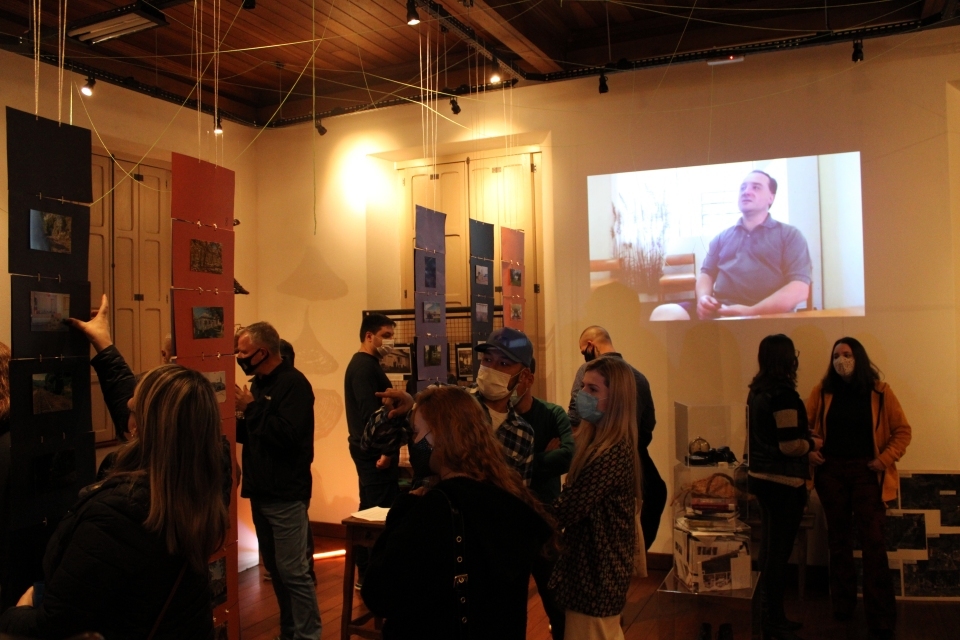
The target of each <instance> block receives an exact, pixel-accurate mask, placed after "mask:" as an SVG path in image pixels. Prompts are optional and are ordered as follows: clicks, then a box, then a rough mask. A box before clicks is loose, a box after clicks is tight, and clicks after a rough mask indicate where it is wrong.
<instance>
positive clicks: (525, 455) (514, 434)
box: [468, 385, 533, 487]
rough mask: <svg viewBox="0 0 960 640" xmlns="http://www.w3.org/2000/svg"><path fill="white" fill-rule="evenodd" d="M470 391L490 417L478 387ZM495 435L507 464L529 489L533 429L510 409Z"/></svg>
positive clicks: (531, 473) (473, 387)
mask: <svg viewBox="0 0 960 640" xmlns="http://www.w3.org/2000/svg"><path fill="white" fill-rule="evenodd" d="M468 391H470V393H471V394H473V396H474V397H475V398H476V399H477V400H479V401H480V406H482V407H483V410H484V411H486V413H487V416H489V415H490V409H488V408H487V404H486V401H485V400H484V397H483V395H481V394H480V391H479V390H478V389H477V387H476V385H474V386H472V387H470V388H469V389H468ZM494 435H495V436H497V440H499V441H500V445H501V446H502V447H503V453H504V454H505V455H506V457H507V462H508V463H509V464H510V466H512V467H513V468H514V469H516V470H517V471H518V472H519V473H520V477H521V478H523V484H525V485H526V486H528V487H529V486H530V482H531V481H532V480H533V427H531V426H530V424H529V423H527V421H526V420H524V419H523V418H521V417H520V416H519V415H517V412H516V411H514V410H513V407H510V408H508V409H507V419H506V420H504V421H503V424H501V425H500V427H499V428H498V429H497V432H496V433H495V434H494Z"/></svg>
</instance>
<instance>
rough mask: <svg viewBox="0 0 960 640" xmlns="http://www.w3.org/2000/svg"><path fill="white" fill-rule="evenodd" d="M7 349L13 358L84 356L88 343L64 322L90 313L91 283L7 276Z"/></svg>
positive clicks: (88, 349)
mask: <svg viewBox="0 0 960 640" xmlns="http://www.w3.org/2000/svg"><path fill="white" fill-rule="evenodd" d="M10 315H11V319H10V320H11V321H10V333H11V336H10V337H11V340H10V342H11V345H10V350H11V351H12V352H13V357H14V358H59V357H70V356H79V357H87V356H88V355H89V353H90V343H89V342H88V341H87V339H86V337H84V335H83V334H82V333H80V332H79V331H74V330H72V329H71V328H70V325H68V324H67V322H66V321H67V319H68V318H89V317H90V283H89V282H86V281H82V282H70V281H62V282H58V281H57V280H52V279H49V278H37V277H32V278H29V277H26V276H17V275H11V276H10Z"/></svg>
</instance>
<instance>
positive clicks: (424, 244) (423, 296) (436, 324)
mask: <svg viewBox="0 0 960 640" xmlns="http://www.w3.org/2000/svg"><path fill="white" fill-rule="evenodd" d="M446 219H447V216H446V214H444V213H440V212H439V211H433V210H431V209H427V208H425V207H420V206H418V207H417V208H416V238H415V241H414V244H415V245H416V249H414V252H413V274H414V294H413V304H414V331H415V334H416V341H415V344H414V348H415V349H416V355H415V357H416V363H417V380H418V383H417V388H418V390H419V389H420V388H422V387H425V386H427V385H429V384H433V383H434V382H440V381H443V382H446V379H447V372H448V371H449V364H450V354H449V347H448V345H447V302H446V300H447V279H446V241H445V239H444V225H446Z"/></svg>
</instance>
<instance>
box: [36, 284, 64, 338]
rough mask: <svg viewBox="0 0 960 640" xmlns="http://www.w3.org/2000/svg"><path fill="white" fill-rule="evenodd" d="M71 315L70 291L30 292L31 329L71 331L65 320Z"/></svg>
mask: <svg viewBox="0 0 960 640" xmlns="http://www.w3.org/2000/svg"><path fill="white" fill-rule="evenodd" d="M69 317H70V294H69V293H49V292H47V291H31V292H30V330H31V331H69V330H70V327H69V326H68V325H67V324H66V323H65V322H64V320H66V319H67V318H69Z"/></svg>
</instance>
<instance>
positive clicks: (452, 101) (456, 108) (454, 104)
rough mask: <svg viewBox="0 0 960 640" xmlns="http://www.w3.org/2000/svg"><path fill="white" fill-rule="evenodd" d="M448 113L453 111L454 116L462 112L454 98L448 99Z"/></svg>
mask: <svg viewBox="0 0 960 640" xmlns="http://www.w3.org/2000/svg"><path fill="white" fill-rule="evenodd" d="M450 111H453V115H455V116H458V115H460V112H461V111H463V109H462V108H461V107H460V103H459V102H457V99H456V98H450Z"/></svg>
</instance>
